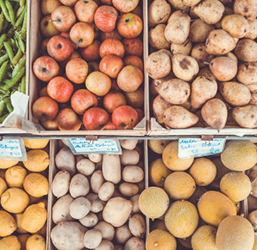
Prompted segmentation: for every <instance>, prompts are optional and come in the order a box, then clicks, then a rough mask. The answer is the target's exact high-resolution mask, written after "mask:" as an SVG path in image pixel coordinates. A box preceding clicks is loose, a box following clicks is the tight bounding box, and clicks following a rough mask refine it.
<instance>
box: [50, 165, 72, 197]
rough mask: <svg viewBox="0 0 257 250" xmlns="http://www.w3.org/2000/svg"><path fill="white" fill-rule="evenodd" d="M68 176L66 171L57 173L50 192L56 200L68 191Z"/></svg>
mask: <svg viewBox="0 0 257 250" xmlns="http://www.w3.org/2000/svg"><path fill="white" fill-rule="evenodd" d="M69 186H70V174H69V172H68V171H66V170H62V171H59V172H58V173H57V174H56V175H55V176H54V179H53V182H52V192H53V195H54V196H56V197H57V198H59V197H61V196H63V195H65V194H66V193H67V192H68V191H69Z"/></svg>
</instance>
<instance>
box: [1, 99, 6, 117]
mask: <svg viewBox="0 0 257 250" xmlns="http://www.w3.org/2000/svg"><path fill="white" fill-rule="evenodd" d="M4 108H5V102H4V100H1V101H0V116H2V114H3V111H4Z"/></svg>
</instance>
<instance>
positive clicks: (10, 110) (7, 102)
mask: <svg viewBox="0 0 257 250" xmlns="http://www.w3.org/2000/svg"><path fill="white" fill-rule="evenodd" d="M4 102H5V105H6V108H7V110H8V112H9V113H11V112H12V111H13V106H12V104H11V100H10V97H5V98H4Z"/></svg>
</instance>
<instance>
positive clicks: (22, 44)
mask: <svg viewBox="0 0 257 250" xmlns="http://www.w3.org/2000/svg"><path fill="white" fill-rule="evenodd" d="M18 43H19V48H20V49H21V51H22V52H23V53H25V50H26V48H25V45H24V42H23V41H22V39H21V37H20V36H19V37H18Z"/></svg>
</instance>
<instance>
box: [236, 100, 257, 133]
mask: <svg viewBox="0 0 257 250" xmlns="http://www.w3.org/2000/svg"><path fill="white" fill-rule="evenodd" d="M232 115H233V117H234V119H235V121H236V122H237V123H238V124H239V126H241V127H243V128H256V127H257V106H255V105H247V106H244V107H236V108H234V109H233V111H232Z"/></svg>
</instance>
